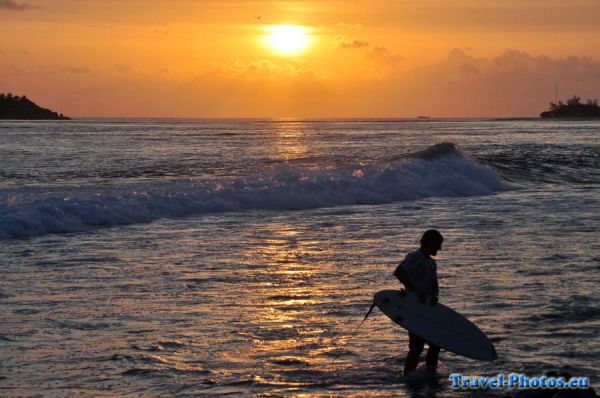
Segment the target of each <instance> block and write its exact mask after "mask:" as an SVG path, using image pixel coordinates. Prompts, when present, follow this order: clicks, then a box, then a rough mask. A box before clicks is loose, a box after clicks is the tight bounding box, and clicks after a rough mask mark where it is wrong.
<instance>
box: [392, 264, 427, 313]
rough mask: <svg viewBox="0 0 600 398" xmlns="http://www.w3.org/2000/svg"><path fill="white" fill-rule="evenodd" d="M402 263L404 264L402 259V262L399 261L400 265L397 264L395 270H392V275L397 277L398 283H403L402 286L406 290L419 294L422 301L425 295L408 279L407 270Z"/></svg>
mask: <svg viewBox="0 0 600 398" xmlns="http://www.w3.org/2000/svg"><path fill="white" fill-rule="evenodd" d="M403 264H404V261H403V262H402V263H400V265H398V267H397V268H396V271H394V276H395V277H396V278H398V280H399V281H400V283H402V284H403V285H404V287H406V290H409V291H412V292H415V293H416V294H417V296H419V301H421V302H422V303H424V302H425V295H424V294H422V293H421V292H419V291H418V290H417V289H416V287H415V285H413V283H412V282H411V281H410V277H409V275H408V272H406V269H405V268H404V267H403Z"/></svg>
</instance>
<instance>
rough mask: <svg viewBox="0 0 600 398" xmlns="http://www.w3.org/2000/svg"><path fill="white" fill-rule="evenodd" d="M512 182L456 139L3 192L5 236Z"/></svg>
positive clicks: (474, 191) (404, 197)
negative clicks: (415, 147)
mask: <svg viewBox="0 0 600 398" xmlns="http://www.w3.org/2000/svg"><path fill="white" fill-rule="evenodd" d="M509 188H510V186H509V185H508V184H507V183H506V182H505V181H504V180H503V179H502V178H501V177H500V176H499V175H498V174H497V173H496V172H494V171H493V170H491V169H490V168H488V167H486V166H483V165H481V164H479V163H477V162H476V161H473V160H471V159H468V158H467V157H465V156H463V154H462V153H461V152H460V151H459V150H458V149H456V147H455V146H454V145H453V144H438V145H435V146H433V147H430V148H428V149H427V150H425V151H422V152H417V153H414V154H412V155H409V156H403V157H402V158H398V159H395V160H390V161H388V162H385V163H378V164H369V165H365V164H358V165H351V166H344V167H321V168H299V167H293V166H290V165H279V166H277V167H276V168H274V169H271V170H268V171H265V172H264V173H262V174H260V175H255V176H251V177H246V178H234V179H219V180H212V181H208V182H206V181H195V180H193V179H187V180H177V181H155V182H152V183H146V184H129V185H110V186H106V185H95V186H87V187H82V188H76V189H74V188H68V189H67V188H63V189H54V190H51V191H48V189H46V190H44V189H41V188H18V189H5V190H2V191H0V204H1V206H0V239H11V238H27V237H32V236H39V235H44V234H49V233H65V232H78V231H86V230H90V229H93V228H98V227H110V226H115V225H128V224H135V223H144V222H150V221H152V220H156V219H158V218H172V217H183V216H190V215H199V214H205V213H223V212H235V211H246V210H280V211H286V210H301V209H313V208H320V207H330V206H339V205H357V204H382V203H390V202H396V201H408V200H416V199H422V198H427V197H453V196H454V197H458V196H475V195H487V194H492V193H494V192H498V191H502V190H506V189H509Z"/></svg>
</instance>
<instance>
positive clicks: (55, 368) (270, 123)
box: [0, 119, 600, 397]
mask: <svg viewBox="0 0 600 398" xmlns="http://www.w3.org/2000/svg"><path fill="white" fill-rule="evenodd" d="M599 138H600V121H552V120H483V119H482V120H436V119H426V120H379V121H376V120H314V121H299V120H167V119H114V120H113V119H100V120H93V119H80V120H74V121H70V122H31V121H3V122H0V258H1V264H0V270H1V275H2V278H1V281H0V396H3V397H34V396H43V397H64V396H97V397H123V396H129V397H138V396H144V397H146V396H148V397H154V396H156V397H158V396H176V397H196V396H206V397H219V396H235V397H238V396H302V397H312V396H327V397H337V396H339V397H379V396H381V397H387V396H398V397H412V396H435V397H456V396H490V395H492V396H507V395H509V396H513V395H514V392H510V391H499V392H489V391H480V392H468V391H467V392H460V391H458V392H457V391H454V390H453V389H452V388H451V386H450V383H449V381H448V380H439V382H436V383H424V384H418V385H415V384H414V383H408V382H407V380H406V379H405V378H404V377H403V376H402V374H401V373H402V372H401V371H402V365H403V360H404V356H405V355H406V353H407V349H408V347H407V346H408V337H407V333H406V331H405V330H403V329H402V328H401V327H400V326H398V325H395V324H393V323H392V322H391V321H390V320H389V319H388V318H386V317H385V316H384V315H382V314H381V313H380V312H378V311H377V310H375V311H374V312H373V313H372V314H371V315H370V316H369V318H368V319H367V320H366V321H365V322H364V323H363V324H362V325H361V326H360V328H359V329H357V327H358V325H359V323H360V321H361V320H362V319H363V317H364V315H365V313H366V311H367V310H368V309H369V307H370V304H371V301H372V297H373V294H374V293H375V292H376V291H378V290H382V289H388V288H393V289H398V288H400V284H399V282H398V281H397V280H395V278H394V277H393V276H392V272H393V271H394V269H395V267H396V265H397V264H398V262H399V261H401V260H402V259H403V257H404V256H405V254H406V253H408V252H410V251H412V250H415V249H416V248H418V240H419V238H420V235H421V234H422V233H423V231H424V230H426V229H429V228H437V229H438V230H439V231H440V232H441V233H442V234H443V235H444V237H445V241H444V245H443V249H442V251H441V252H440V253H439V254H438V256H437V257H436V260H437V263H438V277H439V281H440V302H442V303H444V304H446V305H449V306H451V307H452V308H454V309H456V310H457V311H459V312H460V313H462V314H464V315H465V316H467V317H468V318H469V319H471V320H472V321H473V322H474V323H476V324H477V325H478V326H479V327H480V328H481V329H482V330H483V331H484V332H485V333H486V334H487V335H488V337H490V339H491V340H492V341H493V342H494V344H495V347H496V351H497V352H498V359H497V360H496V361H494V362H481V361H475V360H470V359H466V358H463V357H459V356H457V355H454V354H452V353H449V352H444V351H442V354H441V360H442V362H443V363H444V364H445V365H446V366H447V368H448V369H449V371H450V372H451V373H463V374H470V375H481V376H486V375H496V374H498V373H512V372H517V373H521V372H524V373H526V374H529V375H543V374H545V373H546V372H549V371H556V372H559V373H568V374H570V375H574V376H575V375H576V376H587V377H590V381H591V385H592V386H593V387H595V388H596V389H597V386H598V384H597V383H598V375H599V374H600V372H599V371H600V338H599V335H600V333H599V332H600V301H599V298H600V295H599V291H600V290H599V289H598V284H599V283H600V239H599V237H600V139H599ZM511 394H513V395H511Z"/></svg>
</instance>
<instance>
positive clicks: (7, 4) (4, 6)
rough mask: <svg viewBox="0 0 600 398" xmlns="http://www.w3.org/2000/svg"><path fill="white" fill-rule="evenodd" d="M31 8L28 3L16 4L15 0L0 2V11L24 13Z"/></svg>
mask: <svg viewBox="0 0 600 398" xmlns="http://www.w3.org/2000/svg"><path fill="white" fill-rule="evenodd" d="M33 8H35V7H33V6H31V5H29V4H28V3H18V2H17V1H16V0H0V10H13V11H24V10H31V9H33Z"/></svg>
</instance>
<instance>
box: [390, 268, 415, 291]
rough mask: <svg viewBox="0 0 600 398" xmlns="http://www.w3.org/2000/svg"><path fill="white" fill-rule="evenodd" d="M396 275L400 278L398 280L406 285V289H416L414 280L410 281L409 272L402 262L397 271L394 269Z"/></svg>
mask: <svg viewBox="0 0 600 398" xmlns="http://www.w3.org/2000/svg"><path fill="white" fill-rule="evenodd" d="M394 276H395V277H396V278H398V280H399V281H400V283H402V284H403V285H404V287H406V290H415V287H414V286H413V284H412V282H411V281H410V278H409V277H408V272H406V270H405V269H404V267H403V266H402V264H400V265H399V266H398V267H397V268H396V271H394Z"/></svg>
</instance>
